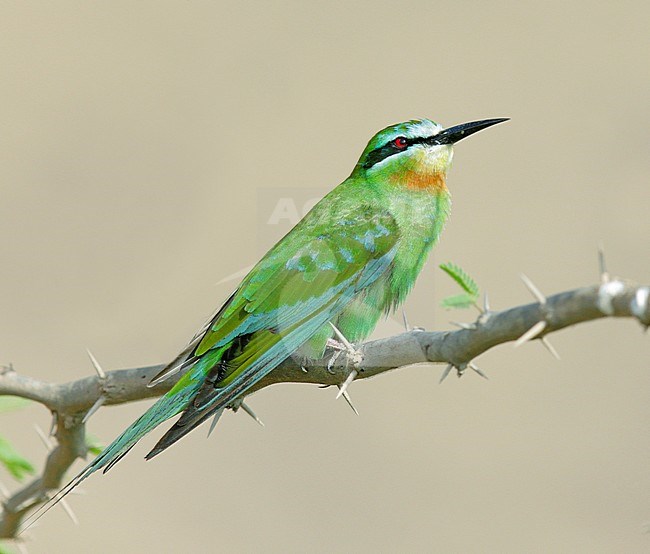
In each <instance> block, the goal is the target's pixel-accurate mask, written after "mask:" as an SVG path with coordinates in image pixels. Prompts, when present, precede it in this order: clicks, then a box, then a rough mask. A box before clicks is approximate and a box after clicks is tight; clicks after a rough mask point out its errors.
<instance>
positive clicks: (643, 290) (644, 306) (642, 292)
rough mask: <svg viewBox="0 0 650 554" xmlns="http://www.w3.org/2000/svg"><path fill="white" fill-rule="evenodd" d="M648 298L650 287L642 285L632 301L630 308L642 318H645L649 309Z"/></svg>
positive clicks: (649, 296)
mask: <svg viewBox="0 0 650 554" xmlns="http://www.w3.org/2000/svg"><path fill="white" fill-rule="evenodd" d="M648 300H650V287H640V288H639V289H637V291H636V294H635V295H634V298H633V299H632V302H630V310H632V313H633V314H634V315H635V316H636V317H638V318H639V319H640V320H643V319H644V318H645V315H646V312H647V311H648Z"/></svg>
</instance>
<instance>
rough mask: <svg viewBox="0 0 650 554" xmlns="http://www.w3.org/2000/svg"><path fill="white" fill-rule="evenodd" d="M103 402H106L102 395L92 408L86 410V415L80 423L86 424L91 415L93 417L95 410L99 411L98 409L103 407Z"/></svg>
mask: <svg viewBox="0 0 650 554" xmlns="http://www.w3.org/2000/svg"><path fill="white" fill-rule="evenodd" d="M105 402H106V397H105V396H104V395H103V394H102V395H101V396H100V397H99V398H98V399H97V400H96V401H95V403H94V404H93V405H92V407H91V408H90V410H88V411H87V412H86V415H85V416H84V418H83V419H82V420H81V423H86V422H87V421H88V420H89V419H90V416H92V415H93V414H94V413H95V412H96V411H97V410H99V408H101V407H102V406H103V405H104V403H105Z"/></svg>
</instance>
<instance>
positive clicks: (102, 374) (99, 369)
mask: <svg viewBox="0 0 650 554" xmlns="http://www.w3.org/2000/svg"><path fill="white" fill-rule="evenodd" d="M86 352H87V353H88V357H89V358H90V363H91V364H93V367H94V368H95V371H96V372H97V375H98V376H99V378H100V379H106V372H105V371H104V370H103V369H102V366H100V365H99V362H98V361H97V358H95V356H93V353H92V352H91V351H90V350H88V348H86Z"/></svg>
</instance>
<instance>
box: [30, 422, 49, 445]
mask: <svg viewBox="0 0 650 554" xmlns="http://www.w3.org/2000/svg"><path fill="white" fill-rule="evenodd" d="M34 430H35V431H36V434H37V435H38V438H39V439H41V442H42V443H43V444H44V445H45V448H47V449H48V450H52V449H53V448H54V445H53V444H52V441H50V439H49V438H48V437H47V435H46V434H45V433H44V432H43V429H41V428H40V427H39V425H38V424H37V423H34Z"/></svg>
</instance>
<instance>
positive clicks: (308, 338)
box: [48, 119, 506, 506]
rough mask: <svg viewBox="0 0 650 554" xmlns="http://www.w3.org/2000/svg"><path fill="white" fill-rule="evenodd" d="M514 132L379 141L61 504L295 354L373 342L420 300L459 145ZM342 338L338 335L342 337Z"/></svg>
mask: <svg viewBox="0 0 650 554" xmlns="http://www.w3.org/2000/svg"><path fill="white" fill-rule="evenodd" d="M502 121H506V119H486V120H482V121H474V122H471V123H465V124H462V125H457V126H454V127H450V128H447V129H443V127H442V126H441V125H439V124H437V123H434V122H433V121H431V120H428V119H419V120H412V121H407V122H405V123H399V124H397V125H392V126H390V127H387V128H386V129H383V130H382V131H379V132H378V133H377V134H376V135H375V136H374V137H373V138H372V139H371V140H370V142H369V143H368V146H366V148H365V150H364V151H363V153H362V154H361V158H360V159H359V161H358V162H357V164H356V165H355V167H354V169H353V171H352V174H351V175H350V176H349V177H348V178H347V179H346V180H345V181H343V182H342V183H341V184H340V185H339V186H338V187H336V188H335V189H334V190H332V191H331V192H330V193H329V194H328V195H327V196H325V197H324V198H323V199H322V200H321V201H320V202H318V204H316V205H315V206H314V208H313V209H312V210H311V211H310V212H309V213H308V214H307V215H306V216H305V217H304V218H303V219H302V221H300V222H299V223H298V224H297V225H296V226H295V227H294V228H293V229H292V230H291V231H290V232H289V233H288V234H287V235H286V236H285V237H284V238H283V239H281V240H280V242H278V243H277V244H276V245H275V246H274V247H273V248H271V250H269V251H268V252H267V254H266V255H265V256H264V257H263V258H262V259H261V260H260V262H259V263H258V264H257V265H256V266H255V267H254V268H253V269H252V270H251V271H250V273H249V274H248V275H247V276H246V277H245V278H244V280H243V281H242V282H241V284H240V285H239V287H237V290H236V291H235V292H234V293H233V294H232V296H231V297H230V298H229V299H228V300H227V301H226V302H225V303H224V304H223V306H222V307H221V308H220V309H219V310H218V311H217V312H216V314H215V315H214V316H213V317H212V318H211V319H210V320H209V321H208V322H207V323H206V325H204V327H203V328H202V329H201V330H200V331H199V332H198V333H197V335H196V336H195V337H194V338H193V339H192V341H191V342H190V343H189V345H188V346H187V347H186V348H185V350H183V352H182V353H181V354H179V356H178V357H177V358H176V359H175V360H174V361H173V362H172V363H171V364H169V365H168V366H167V368H166V369H165V370H163V371H162V372H161V373H160V374H159V376H158V377H157V378H156V379H154V381H152V382H159V381H160V380H162V379H164V378H166V377H168V376H169V375H171V374H173V373H175V372H177V371H181V370H186V373H185V374H184V375H183V377H182V378H181V379H180V380H179V381H178V382H177V383H176V385H174V387H173V388H172V389H171V390H170V391H169V392H167V393H166V394H165V395H164V396H162V397H161V398H160V399H159V400H158V401H157V402H156V403H155V404H154V405H153V406H152V407H151V408H149V409H148V410H147V411H146V412H145V413H144V414H143V415H142V416H141V417H140V418H139V419H138V420H137V421H135V422H134V423H133V424H132V425H131V426H130V427H129V428H128V429H126V431H124V432H123V433H122V434H121V435H120V436H119V437H118V438H117V439H116V440H115V441H113V442H112V443H111V444H110V445H109V446H108V447H107V448H106V449H105V450H104V451H103V452H102V453H101V454H99V456H97V457H96V458H95V459H94V460H93V461H92V462H91V463H90V464H89V465H88V466H87V467H86V468H85V469H84V470H83V471H82V472H81V473H80V474H79V475H78V476H77V477H75V478H74V479H73V480H72V481H71V482H70V483H69V484H68V485H67V486H66V487H64V488H63V489H62V490H61V491H59V493H58V494H57V495H56V496H54V497H53V498H52V500H51V501H50V503H48V504H49V505H50V506H51V505H52V504H54V503H56V502H57V501H58V500H60V499H61V498H62V497H63V496H64V495H65V494H67V493H68V492H69V491H70V490H72V488H74V487H75V486H76V485H77V484H78V483H79V482H81V481H82V480H83V479H85V478H86V477H88V476H89V475H90V474H92V473H94V472H95V471H97V470H98V469H102V468H103V470H104V472H106V471H107V470H108V469H110V468H111V467H112V466H113V465H114V464H115V463H116V462H117V461H119V460H120V458H122V456H124V455H125V454H126V453H127V452H128V451H129V450H130V449H131V448H132V447H133V446H134V445H135V444H136V442H138V440H139V439H140V438H142V437H143V436H144V435H145V434H146V433H148V432H149V431H151V430H152V429H154V428H155V427H156V426H158V425H159V424H161V423H162V422H163V421H165V420H167V419H169V418H171V417H173V416H175V415H176V414H178V413H180V412H182V415H181V417H180V418H179V419H178V421H177V422H176V423H175V424H174V425H173V426H172V427H171V429H169V430H168V431H167V433H165V435H164V436H163V437H162V438H161V439H160V441H158V443H157V444H156V446H155V447H154V448H153V450H151V452H149V454H148V455H147V459H149V458H152V457H153V456H155V455H157V454H159V453H160V452H162V451H163V450H165V449H166V448H168V447H169V446H170V445H172V444H173V443H174V442H176V441H177V440H178V439H180V438H181V437H183V436H184V435H185V434H187V433H188V432H189V431H191V430H192V429H194V428H195V427H196V426H198V425H199V424H201V423H202V422H203V421H205V420H206V419H207V418H209V417H210V416H213V415H215V416H218V415H219V414H220V413H221V412H222V411H223V410H224V409H225V408H227V407H233V406H236V405H237V402H241V400H242V399H243V397H244V396H245V395H246V393H247V391H248V390H249V389H250V387H252V386H253V385H254V384H255V383H256V382H257V381H259V380H260V379H261V378H262V377H264V376H265V375H266V374H268V373H269V372H270V371H271V370H273V368H275V367H276V366H277V365H278V364H280V363H281V362H282V361H283V360H284V359H286V358H287V357H288V356H290V355H291V354H293V353H295V352H297V351H298V350H299V349H300V352H301V355H305V356H309V357H313V358H319V357H321V356H323V354H324V352H325V347H326V344H327V342H328V339H332V338H333V336H334V335H333V333H334V331H335V330H336V329H338V331H340V333H341V335H342V336H344V337H346V338H347V339H348V340H349V341H352V342H355V341H360V340H362V339H364V338H365V337H367V336H368V335H369V334H370V333H371V332H372V330H373V329H374V327H375V325H376V324H377V322H378V320H379V318H380V317H381V316H382V315H385V314H388V313H389V312H391V311H392V310H394V309H395V308H396V307H397V306H399V305H400V304H401V303H402V302H403V301H404V299H405V298H406V296H407V294H408V292H409V291H410V290H411V287H412V286H413V283H414V282H415V279H416V277H417V275H418V273H419V272H420V270H421V269H422V265H423V264H424V261H425V259H426V256H427V253H428V252H429V251H430V250H431V248H432V247H433V246H434V244H436V242H437V241H438V239H439V237H440V233H441V232H442V229H443V227H444V225H445V222H446V220H447V217H448V216H449V210H450V206H451V200H450V195H449V191H448V189H447V186H446V184H445V179H446V175H447V170H448V169H449V167H450V165H451V161H452V156H453V145H454V144H455V143H457V142H458V141H460V140H461V139H463V138H465V137H467V136H469V135H471V134H473V133H476V132H477V131H480V130H481V129H485V128H486V127H490V126H491V125H495V124H497V123H501V122H502ZM334 328H336V329H334Z"/></svg>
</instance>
